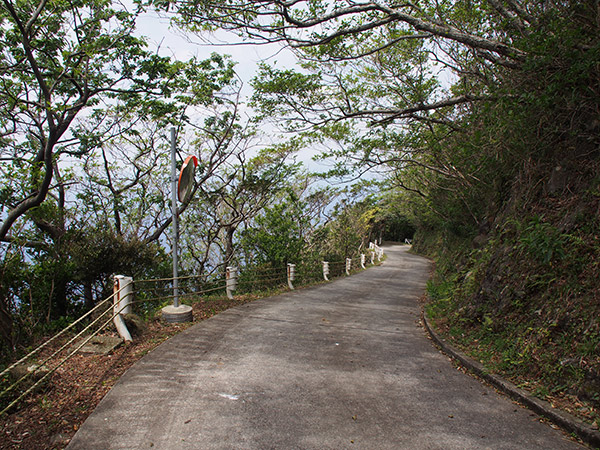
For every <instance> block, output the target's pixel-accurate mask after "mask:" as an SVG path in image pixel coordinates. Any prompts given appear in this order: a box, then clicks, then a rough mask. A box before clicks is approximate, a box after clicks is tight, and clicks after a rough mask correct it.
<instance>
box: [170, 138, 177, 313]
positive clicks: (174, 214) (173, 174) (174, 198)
mask: <svg viewBox="0 0 600 450" xmlns="http://www.w3.org/2000/svg"><path fill="white" fill-rule="evenodd" d="M175 150H176V142H175V127H172V128H171V212H172V217H173V245H172V249H171V250H172V253H173V306H174V307H175V308H178V307H179V280H178V279H177V277H178V270H177V267H178V261H177V253H178V250H177V249H178V246H179V227H178V223H177V167H176V166H175Z"/></svg>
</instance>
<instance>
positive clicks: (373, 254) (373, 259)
mask: <svg viewBox="0 0 600 450" xmlns="http://www.w3.org/2000/svg"><path fill="white" fill-rule="evenodd" d="M373 264H375V250H373V249H371V265H373Z"/></svg>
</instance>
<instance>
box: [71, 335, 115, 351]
mask: <svg viewBox="0 0 600 450" xmlns="http://www.w3.org/2000/svg"><path fill="white" fill-rule="evenodd" d="M122 343H123V339H121V338H120V337H114V336H94V337H93V338H92V339H90V341H89V342H88V343H87V344H85V345H84V346H83V347H82V348H81V350H80V352H82V353H97V354H100V355H106V354H108V353H110V352H112V351H113V350H114V349H115V348H117V347H118V346H119V345H121V344H122Z"/></svg>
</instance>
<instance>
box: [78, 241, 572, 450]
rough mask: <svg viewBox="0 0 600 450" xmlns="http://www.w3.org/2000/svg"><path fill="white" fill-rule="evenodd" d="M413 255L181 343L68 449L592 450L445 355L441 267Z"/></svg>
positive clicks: (111, 398)
mask: <svg viewBox="0 0 600 450" xmlns="http://www.w3.org/2000/svg"><path fill="white" fill-rule="evenodd" d="M407 250H408V247H407V246H389V247H387V248H386V249H385V251H386V253H387V255H388V259H387V261H385V263H384V264H383V265H382V266H381V267H374V268H371V269H368V270H366V271H364V272H362V273H359V274H358V275H354V276H352V277H349V278H344V279H340V280H337V281H334V282H332V283H329V284H325V285H321V286H317V287H312V288H307V289H300V290H297V291H294V292H290V293H287V294H284V295H279V296H276V297H272V298H267V299H263V300H258V301H255V302H253V303H250V304H247V305H244V306H241V307H238V308H234V309H230V310H228V311H226V312H223V313H221V314H219V315H217V316H215V317H213V318H211V319H209V320H206V321H203V322H201V323H198V324H197V325H195V326H194V327H192V328H190V329H188V330H187V331H186V332H184V333H182V334H180V335H178V336H176V337H174V338H172V339H171V340H169V341H167V342H166V343H164V344H163V345H161V346H160V347H158V348H157V349H156V350H154V351H153V352H151V353H150V354H148V355H147V356H145V357H144V358H143V359H142V360H140V361H139V362H138V363H137V364H135V365H134V366H133V367H132V368H131V369H130V370H129V371H128V372H127V373H126V374H125V375H124V376H123V377H122V378H121V380H120V381H119V382H118V383H117V385H116V386H115V387H114V388H113V389H112V390H111V391H110V392H109V394H108V395H107V396H106V397H105V398H104V400H102V402H101V403H100V405H99V406H98V408H97V409H96V410H95V411H94V413H93V414H92V415H91V416H90V417H89V418H88V420H87V421H86V422H85V423H84V424H83V426H82V427H81V428H80V430H79V431H78V432H77V434H76V435H75V437H74V438H73V440H72V441H71V443H70V445H69V446H68V449H69V450H79V449H81V450H95V449H97V450H113V449H114V450H116V449H122V450H134V449H158V450H163V449H164V450H171V449H261V450H262V449H444V450H448V449H494V450H498V449H518V450H523V449H552V450H556V449H576V448H582V447H581V446H579V445H578V444H576V443H574V442H571V441H569V440H567V439H566V438H565V437H563V435H562V434H561V433H560V432H559V431H556V430H554V429H552V428H550V427H549V426H547V425H545V424H543V423H540V422H539V419H538V417H537V416H535V415H534V414H532V413H531V412H530V411H529V410H527V409H524V408H521V407H520V406H518V405H516V404H514V403H513V402H511V401H510V400H509V399H507V398H506V397H504V396H501V395H499V394H497V393H496V392H495V391H494V390H492V389H490V388H488V387H486V386H485V385H482V384H481V383H480V382H478V381H477V380H475V379H473V378H472V377H470V376H468V375H465V374H463V373H462V372H460V371H458V370H456V368H455V367H454V366H453V364H452V363H451V362H450V361H449V359H448V358H447V357H446V356H444V355H442V354H441V353H440V352H438V350H436V348H435V347H434V346H433V345H432V344H431V342H430V341H429V340H428V339H427V337H426V334H425V332H424V330H423V328H422V327H421V326H420V324H419V306H418V298H419V296H420V295H421V294H422V293H423V291H424V288H425V282H426V280H427V278H428V274H429V269H430V264H429V262H428V261H427V260H426V259H423V258H420V257H418V256H415V255H412V254H409V253H408V252H407Z"/></svg>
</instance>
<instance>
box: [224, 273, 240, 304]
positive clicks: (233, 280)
mask: <svg viewBox="0 0 600 450" xmlns="http://www.w3.org/2000/svg"><path fill="white" fill-rule="evenodd" d="M237 271H238V269H237V267H227V268H226V269H225V286H226V291H227V298H228V299H229V300H233V292H234V291H235V290H236V289H237V284H238V273H237Z"/></svg>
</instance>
